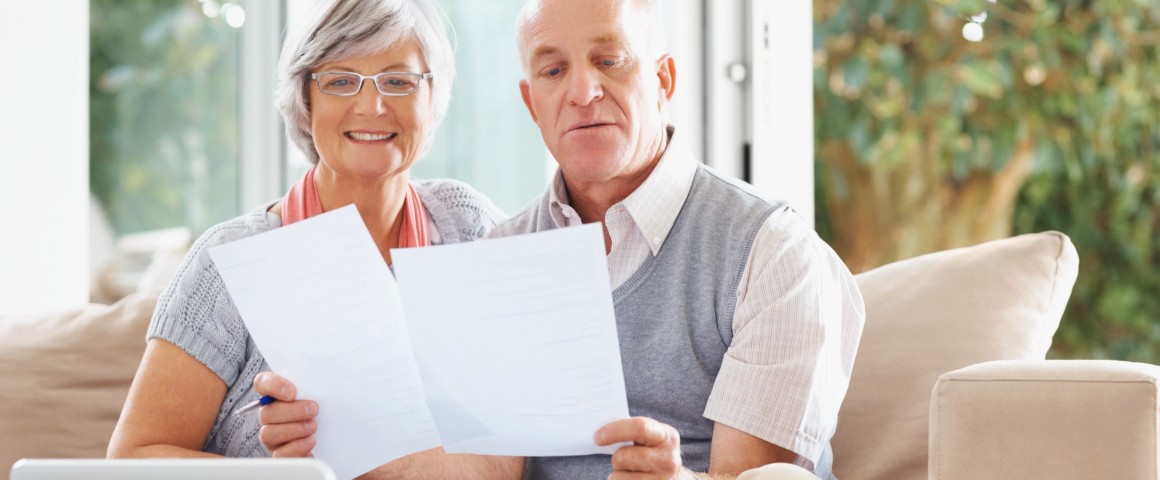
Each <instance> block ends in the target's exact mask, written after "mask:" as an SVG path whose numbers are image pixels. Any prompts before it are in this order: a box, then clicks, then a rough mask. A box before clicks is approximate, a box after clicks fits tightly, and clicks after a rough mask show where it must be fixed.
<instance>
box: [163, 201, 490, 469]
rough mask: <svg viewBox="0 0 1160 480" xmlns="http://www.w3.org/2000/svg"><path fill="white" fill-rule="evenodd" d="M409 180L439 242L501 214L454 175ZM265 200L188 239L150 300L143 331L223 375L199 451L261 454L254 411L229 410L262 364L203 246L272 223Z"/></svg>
mask: <svg viewBox="0 0 1160 480" xmlns="http://www.w3.org/2000/svg"><path fill="white" fill-rule="evenodd" d="M413 184H414V186H415V189H416V191H417V192H418V193H419V196H420V197H421V198H422V200H423V204H424V206H426V207H427V213H428V214H429V215H430V217H431V221H432V222H433V223H434V225H435V229H436V231H437V232H438V233H439V237H440V243H442V244H450V243H459V242H465V241H471V240H475V239H478V238H480V237H482V236H483V235H484V234H485V233H487V231H488V230H490V229H491V228H492V227H494V226H495V225H496V224H497V223H498V222H499V221H500V220H501V219H502V218H503V213H502V212H500V211H499V209H497V208H496V207H495V205H494V204H492V202H491V201H490V200H488V199H487V198H486V197H484V196H483V195H482V194H480V193H479V192H477V191H475V190H474V189H472V188H471V187H469V186H467V185H466V184H464V183H462V182H458V181H454V180H423V181H414V182H413ZM272 205H273V202H271V203H268V204H266V205H264V206H263V207H262V208H258V209H256V210H254V211H252V212H250V213H248V214H245V215H242V216H240V217H237V218H234V219H232V220H228V221H226V222H223V223H220V224H217V225H215V226H213V227H211V228H210V229H209V230H207V231H206V232H205V233H204V234H203V235H202V236H201V237H200V238H199V239H198V240H197V242H195V243H194V245H193V248H191V249H190V252H189V254H188V255H187V256H186V258H185V261H184V262H183V263H182V265H181V267H180V268H179V269H178V271H177V273H176V275H175V276H174V278H173V281H172V282H171V283H170V285H169V287H168V288H167V289H166V291H165V292H164V293H163V294H162V296H161V297H160V298H159V299H158V301H157V309H156V310H155V311H154V313H153V321H152V323H151V324H150V327H149V333H148V334H147V337H146V338H147V339H153V338H157V339H161V340H165V341H167V342H169V343H172V344H174V345H176V346H177V347H179V348H181V349H182V350H184V351H186V352H187V353H189V354H190V355H191V356H193V357H194V358H196V359H197V360H198V361H200V362H201V363H203V364H204V365H205V366H206V367H208V368H209V369H210V370H212V371H213V372H214V373H215V374H217V376H218V377H219V378H221V380H222V381H223V382H225V384H226V386H227V391H226V396H225V398H223V399H222V404H221V406H220V408H219V409H218V415H217V420H216V421H215V422H214V425H213V428H212V429H211V430H210V433H209V437H207V438H206V441H205V444H204V445H203V447H202V450H204V451H206V452H210V453H216V454H219V455H225V456H227V457H264V456H268V455H269V454H268V452H266V450H265V449H264V448H263V447H262V445H261V442H260V441H259V440H258V430H259V429H260V428H261V424H260V423H259V422H258V416H257V415H243V416H241V417H237V418H235V417H232V416H231V415H230V413H231V412H233V411H234V410H235V409H237V408H238V407H240V406H241V405H244V404H246V403H248V402H251V401H253V400H256V399H257V398H258V395H257V393H256V392H255V391H254V388H253V381H254V376H256V375H257V374H258V373H259V372H262V371H268V370H270V366H269V365H267V364H266V360H265V359H264V358H263V357H262V354H261V352H259V351H258V348H257V346H256V345H255V344H254V341H253V339H251V338H250V335H249V332H248V331H247V330H246V326H245V324H244V323H243V322H242V318H241V316H240V314H239V313H238V311H237V308H236V307H235V306H234V303H233V301H232V300H231V299H230V296H229V294H228V292H227V291H226V287H225V284H224V283H223V282H222V279H221V276H220V275H219V274H218V271H217V268H215V267H214V264H213V261H212V260H211V259H210V257H209V254H208V249H209V248H211V247H214V246H217V245H222V244H225V243H229V242H232V241H235V240H239V239H242V238H246V237H249V236H253V235H257V234H260V233H263V232H267V231H270V230H272V229H274V228H278V227H280V226H281V219H280V218H279V217H278V216H277V215H274V214H270V213H267V210H268V209H269V207H270V206H272Z"/></svg>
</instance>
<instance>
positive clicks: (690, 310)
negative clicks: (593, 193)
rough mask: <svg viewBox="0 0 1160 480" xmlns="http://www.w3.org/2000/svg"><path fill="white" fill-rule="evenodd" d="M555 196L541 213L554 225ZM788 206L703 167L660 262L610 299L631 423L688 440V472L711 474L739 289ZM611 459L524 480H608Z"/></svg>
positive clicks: (545, 224) (538, 463)
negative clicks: (710, 415)
mask: <svg viewBox="0 0 1160 480" xmlns="http://www.w3.org/2000/svg"><path fill="white" fill-rule="evenodd" d="M547 198H548V196H547V195H545V196H544V201H543V202H542V203H541V204H540V205H538V206H537V207H533V211H529V212H525V214H526V215H536V217H535V218H537V220H535V221H536V227H537V228H536V229H537V230H547V229H550V228H553V227H552V220H551V217H549V215H548V200H547ZM781 206H782V205H781V204H778V203H771V202H770V201H768V200H765V199H763V198H761V197H759V196H758V195H757V194H755V193H753V191H752V187H750V186H748V185H746V184H742V183H740V182H736V181H733V180H728V179H725V178H723V177H721V176H720V175H719V174H717V173H716V172H714V171H713V170H711V169H709V168H707V167H705V166H704V165H699V166H698V169H697V173H696V175H695V176H694V177H693V184H692V188H691V189H690V191H689V196H688V199H686V200H685V205H684V206H683V207H682V208H681V213H680V214H678V216H677V219H676V222H675V223H674V224H673V228H672V230H671V231H670V232H669V235H668V237H667V239H666V240H665V243H664V245H663V246H662V247H661V249H660V251H659V252H658V253H657V255H656V256H653V257H650V258H649V259H648V260H646V261H645V263H644V264H643V265H641V267H640V269H639V270H637V272H636V273H635V274H633V276H632V277H631V278H629V280H628V281H626V282H625V283H624V284H623V285H621V286H620V287H619V288H617V289H616V290H615V291H613V292H612V295H613V300H614V302H615V308H616V324H617V333H618V334H619V336H620V356H621V361H622V363H623V365H624V377H625V378H624V380H625V386H626V389H627V392H628V409H629V413H630V414H631V415H632V416H645V417H651V418H654V419H656V420H658V421H661V422H664V423H666V424H669V425H672V426H673V427H675V428H676V429H677V430H678V431H680V434H681V454H682V461H683V462H684V465H685V466H686V467H688V468H690V469H692V470H694V471H700V472H704V471H706V470H707V469H708V468H709V446H710V440H711V439H712V434H713V422H712V421H711V420H709V419H706V418H705V417H704V416H702V414H703V413H704V410H705V405H706V403H707V402H708V400H709V393H710V392H711V391H712V389H713V381H714V379H715V378H716V377H717V372H718V371H719V370H720V369H721V362H722V359H723V358H724V356H725V350H726V349H727V348H728V347H729V344H730V342H732V339H733V310H734V308H735V307H736V305H737V286H738V284H739V282H740V281H741V275H742V274H743V273H744V271H745V266H746V263H747V261H748V259H749V251H750V249H751V247H752V245H753V239H754V238H755V236H756V235H757V232H758V230H759V229H760V228H761V227H762V225H764V223H765V220H766V218H768V217H769V215H770V214H771V213H772V212H773V211H775V210H776V209H778V208H780V207H781ZM611 470H612V465H611V462H610V459H609V456H608V455H588V456H580V457H542V458H532V459H529V460H528V463H527V470H526V474H525V478H532V479H591V478H607V477H608V475H609V474H610V473H611Z"/></svg>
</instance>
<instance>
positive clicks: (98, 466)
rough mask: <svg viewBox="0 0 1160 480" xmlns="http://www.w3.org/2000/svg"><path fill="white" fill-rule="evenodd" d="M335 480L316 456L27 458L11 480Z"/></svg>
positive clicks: (331, 471)
mask: <svg viewBox="0 0 1160 480" xmlns="http://www.w3.org/2000/svg"><path fill="white" fill-rule="evenodd" d="M160 479H165V480H211V479H212V480H336V479H335V477H334V471H333V470H331V469H330V466H328V465H327V464H325V463H323V462H322V461H321V460H316V459H313V458H279V459H271V458H149V459H116V460H106V459H97V458H85V459H41V458H25V459H22V460H20V461H18V462H16V464H14V465H12V473H11V476H10V477H9V480H160Z"/></svg>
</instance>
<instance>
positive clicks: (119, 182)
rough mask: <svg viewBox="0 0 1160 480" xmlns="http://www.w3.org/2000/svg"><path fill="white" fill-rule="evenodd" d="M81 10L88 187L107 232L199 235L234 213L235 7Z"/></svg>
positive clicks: (96, 5) (177, 1)
mask: <svg viewBox="0 0 1160 480" xmlns="http://www.w3.org/2000/svg"><path fill="white" fill-rule="evenodd" d="M211 4H212V5H211ZM90 7H91V17H90V28H91V31H90V39H91V42H90V61H91V64H90V80H91V81H90V89H91V92H90V93H91V96H90V160H89V162H90V188H91V189H92V192H93V194H94V196H95V198H96V200H97V201H98V202H99V204H100V206H101V207H102V210H103V211H104V213H105V215H106V216H107V218H108V222H109V224H110V226H111V227H112V230H113V232H115V234H116V235H118V236H120V235H124V234H128V233H134V232H141V231H147V230H155V229H160V228H166V227H178V226H186V227H190V228H192V229H193V230H194V231H200V230H202V229H204V228H206V227H208V226H210V225H212V224H214V223H217V222H219V221H222V220H224V219H226V218H230V217H232V216H234V215H236V214H237V213H238V212H239V204H238V192H239V186H238V183H239V181H238V178H239V177H238V172H239V148H238V147H239V138H238V137H239V135H238V131H239V115H238V111H239V108H238V98H239V95H238V80H237V79H238V57H239V41H240V33H239V30H238V29H237V28H236V27H235V26H233V25H231V24H230V22H231V21H232V22H234V23H235V25H237V26H240V25H238V24H237V20H238V17H237V15H238V14H237V13H236V12H240V11H241V10H240V7H238V6H236V5H234V4H229V3H226V4H223V5H218V4H216V3H214V2H204V3H202V2H197V1H187V0H140V1H125V0H91V3H90ZM211 7H212V8H211ZM234 9H237V10H234Z"/></svg>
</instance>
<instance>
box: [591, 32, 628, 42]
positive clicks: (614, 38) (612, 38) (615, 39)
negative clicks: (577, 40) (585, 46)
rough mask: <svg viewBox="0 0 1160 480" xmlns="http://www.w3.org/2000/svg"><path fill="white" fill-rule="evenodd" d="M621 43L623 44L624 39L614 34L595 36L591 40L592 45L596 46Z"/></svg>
mask: <svg viewBox="0 0 1160 480" xmlns="http://www.w3.org/2000/svg"><path fill="white" fill-rule="evenodd" d="M623 42H624V38H623V37H621V36H620V35H619V34H616V33H605V34H601V35H597V36H596V38H593V39H592V43H596V44H606V43H623Z"/></svg>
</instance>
